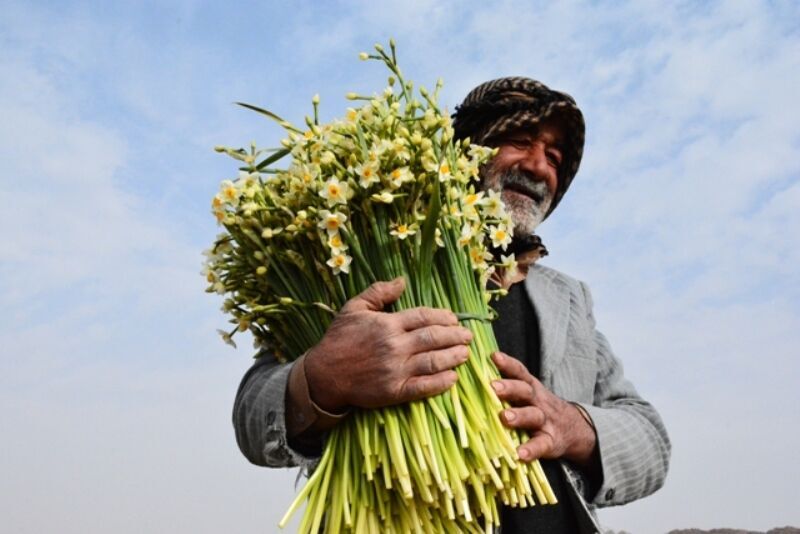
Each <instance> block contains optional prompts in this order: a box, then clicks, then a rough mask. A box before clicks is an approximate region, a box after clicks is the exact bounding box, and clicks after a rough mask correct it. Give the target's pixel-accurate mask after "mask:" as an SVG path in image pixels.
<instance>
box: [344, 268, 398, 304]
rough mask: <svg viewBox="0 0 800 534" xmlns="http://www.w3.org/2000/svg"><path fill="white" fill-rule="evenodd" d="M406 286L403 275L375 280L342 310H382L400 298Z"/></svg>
mask: <svg viewBox="0 0 800 534" xmlns="http://www.w3.org/2000/svg"><path fill="white" fill-rule="evenodd" d="M405 288H406V279H405V278H403V277H402V276H399V277H397V278H395V279H394V280H392V281H390V282H375V283H374V284H372V285H371V286H369V287H368V288H367V289H365V290H364V291H362V292H361V293H360V294H359V295H357V296H355V297H353V298H352V299H350V300H349V301H347V304H345V305H344V307H342V311H349V312H354V311H381V310H383V309H384V307H386V306H388V305H389V304H391V303H393V302H394V301H396V300H397V299H399V298H400V295H402V294H403V290H405Z"/></svg>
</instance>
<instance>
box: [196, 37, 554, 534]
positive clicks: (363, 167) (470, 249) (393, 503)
mask: <svg viewBox="0 0 800 534" xmlns="http://www.w3.org/2000/svg"><path fill="white" fill-rule="evenodd" d="M390 45H391V46H390V51H389V52H388V53H387V52H386V51H385V50H384V48H383V47H381V46H380V45H376V46H375V51H376V52H375V53H374V54H366V53H362V54H361V58H362V59H377V60H379V61H382V62H383V63H384V64H385V65H386V66H387V67H388V68H389V70H390V71H391V76H390V77H389V85H388V87H387V88H386V89H385V90H384V91H383V92H382V93H380V94H378V95H375V96H370V97H367V96H360V95H356V94H348V99H350V100H352V101H355V102H359V103H360V104H361V105H360V106H359V107H354V108H350V109H348V110H347V113H346V115H345V117H344V119H342V120H337V121H334V122H331V123H328V124H320V123H319V121H318V106H319V98H318V97H317V96H315V97H314V98H313V99H312V102H313V109H314V116H313V117H308V118H307V119H306V125H305V127H304V128H299V127H296V126H294V125H292V124H289V123H288V122H286V121H284V120H283V119H281V118H280V117H278V116H276V115H275V114H274V113H271V112H269V111H266V110H264V109H261V108H257V107H255V106H250V105H246V104H243V105H245V106H246V107H248V108H250V109H253V110H255V111H257V112H259V113H261V114H263V115H266V116H268V117H270V118H271V119H274V120H276V121H278V122H279V123H280V124H281V126H283V127H284V128H285V130H286V131H287V134H288V135H287V137H286V138H285V139H283V140H282V142H281V145H282V148H278V149H273V150H259V149H257V148H256V147H255V145H253V146H251V148H250V150H244V149H231V148H224V147H218V148H217V150H218V151H220V152H226V153H227V154H228V155H230V156H232V157H234V158H235V159H237V160H239V161H241V162H242V164H243V165H242V167H241V170H240V173H239V177H238V179H236V180H226V181H224V182H222V187H221V189H220V191H219V193H218V194H217V195H215V196H214V199H213V201H212V209H213V213H214V215H215V216H216V218H217V220H218V221H219V223H220V224H221V225H222V226H223V227H224V229H225V231H224V232H223V233H222V234H221V235H219V236H218V237H217V239H216V241H215V242H214V245H213V247H212V248H211V249H210V250H209V251H207V253H206V254H207V262H206V267H205V274H206V276H207V279H208V282H209V284H210V285H209V289H208V290H209V291H210V292H217V293H220V294H222V295H226V299H225V302H224V305H223V310H224V311H226V312H228V313H229V314H230V315H232V317H233V318H232V320H231V322H232V323H233V325H234V326H233V329H232V330H231V331H228V332H222V333H223V337H224V338H225V339H226V340H227V341H229V342H232V341H231V338H232V337H233V336H234V334H235V333H236V332H237V331H244V330H249V331H250V332H251V333H252V334H253V336H254V337H255V339H256V342H257V343H258V344H260V345H261V346H262V347H264V348H266V349H267V350H269V351H271V352H272V353H273V354H275V355H276V356H277V357H278V358H279V359H281V360H284V361H291V360H294V359H296V358H298V357H299V356H300V355H302V354H303V353H304V352H306V351H307V350H308V349H309V348H310V347H312V346H313V345H315V344H316V343H317V342H318V341H319V340H320V338H321V337H322V336H323V334H324V333H325V330H326V328H327V327H328V325H329V324H330V323H331V321H332V319H333V317H334V315H335V314H336V312H337V310H339V309H340V308H341V307H342V306H343V305H344V303H345V302H346V301H347V300H348V299H350V298H352V297H354V296H356V295H358V294H359V293H361V292H362V291H364V290H365V289H366V288H367V287H368V286H369V285H370V284H372V283H374V282H376V281H379V280H392V279H394V278H396V277H398V276H403V277H405V279H406V290H405V292H404V293H403V294H402V296H401V297H400V299H399V300H398V301H397V302H396V303H395V304H394V308H393V309H394V310H395V311H398V310H404V309H409V308H414V307H417V306H431V307H440V308H447V309H450V310H453V311H454V312H456V313H457V314H458V315H459V317H460V318H461V320H462V321H463V322H464V323H465V325H466V326H467V327H469V328H470V329H471V330H472V332H473V335H474V336H473V341H472V343H471V345H470V358H469V359H468V361H467V362H465V363H464V364H462V365H460V366H459V367H458V368H457V369H456V371H457V373H458V377H459V379H458V382H457V383H456V384H455V385H454V386H453V387H452V388H451V389H450V390H449V391H447V392H445V393H443V394H441V395H438V396H435V397H431V398H428V399H426V400H422V401H414V402H411V403H408V404H404V405H398V406H392V407H388V408H382V409H376V410H355V411H354V412H353V413H351V415H349V416H348V417H347V418H346V419H345V420H344V421H343V422H342V423H340V424H339V425H337V426H336V427H335V428H334V429H333V430H332V432H331V433H330V435H329V436H328V439H327V440H326V443H325V448H324V452H323V455H322V459H321V461H320V462H319V465H318V466H317V468H316V470H315V471H314V473H313V475H311V477H310V479H309V481H308V483H307V484H306V485H305V487H304V488H303V490H302V491H301V492H300V494H299V495H298V496H297V498H296V499H295V501H294V503H293V504H292V506H291V507H290V509H289V511H288V512H287V514H286V517H284V519H283V520H282V521H281V526H284V525H285V524H286V522H287V521H288V519H289V516H290V515H291V514H292V513H293V512H294V511H295V510H296V509H297V508H298V507H299V506H300V505H301V504H302V503H303V502H305V503H306V508H305V514H304V516H303V518H302V521H301V523H300V532H314V533H316V532H320V530H324V532H326V533H329V534H330V533H337V532H398V533H405V532H412V531H414V532H459V531H465V532H490V531H492V530H493V528H494V526H496V525H499V513H498V501H500V502H502V503H504V504H506V505H508V506H533V505H534V504H537V503H538V504H547V503H550V504H552V503H555V496H554V495H553V492H552V490H551V489H550V486H549V485H548V483H547V480H546V478H545V476H544V473H543V471H542V469H541V467H540V465H539V464H538V462H533V463H530V464H524V463H520V462H519V461H518V458H517V455H516V448H517V446H518V445H519V444H520V443H521V440H523V439H527V437H526V436H525V435H524V434H523V433H520V432H517V431H515V430H509V429H507V428H505V427H504V426H502V424H501V422H500V419H499V417H498V413H499V412H500V410H502V409H503V405H502V403H501V402H500V401H499V400H498V398H497V396H496V395H495V393H494V390H493V389H492V388H491V386H490V384H491V382H492V381H493V380H495V379H497V378H499V374H498V372H497V369H496V368H495V366H494V364H493V362H492V361H491V359H490V355H491V354H492V352H494V351H495V350H497V344H496V341H495V338H494V335H493V332H492V329H491V325H490V324H489V322H488V320H489V319H490V316H491V313H492V312H491V309H490V308H489V306H488V302H489V299H490V297H491V296H492V293H493V292H498V291H501V290H489V289H488V288H487V281H488V280H489V278H490V277H491V276H492V275H493V273H495V271H498V272H499V270H502V271H505V272H510V271H512V270H513V269H514V268H515V267H516V264H515V260H514V257H513V255H509V256H504V255H502V254H500V258H495V257H494V256H493V255H492V254H491V253H490V252H489V250H490V247H491V248H494V249H499V250H503V249H505V247H506V246H507V245H508V244H509V242H510V240H511V228H512V222H511V220H510V218H509V216H508V214H507V212H506V210H505V207H504V206H503V203H502V201H501V200H500V196H499V194H498V193H496V192H492V191H489V192H483V191H481V190H480V186H479V183H478V170H479V168H480V166H481V165H482V164H484V163H486V162H487V161H488V160H489V158H491V157H492V155H493V151H492V149H489V148H486V147H481V146H476V145H471V144H470V143H469V141H468V140H465V141H463V142H455V141H454V140H453V129H452V127H451V124H450V118H449V117H448V115H447V114H446V113H443V112H442V111H441V110H440V108H439V106H438V105H437V95H438V92H439V89H440V88H441V82H439V83H437V84H436V89H435V90H434V91H433V92H432V93H430V92H428V91H426V90H425V89H424V88H420V89H419V91H418V94H419V98H418V97H417V96H415V93H414V91H413V85H412V83H411V82H410V81H407V80H405V79H404V78H403V76H402V75H401V72H400V69H399V68H398V66H397V61H396V56H395V46H394V43H393V42H390ZM420 98H421V100H420ZM286 156H288V157H289V161H288V166H286V167H280V168H278V167H276V166H274V165H276V164H277V163H278V162H279V161H280V160H281V159H282V158H284V157H286ZM498 268H500V269H498Z"/></svg>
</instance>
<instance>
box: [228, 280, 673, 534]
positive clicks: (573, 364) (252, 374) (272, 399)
mask: <svg viewBox="0 0 800 534" xmlns="http://www.w3.org/2000/svg"><path fill="white" fill-rule="evenodd" d="M525 288H526V290H527V292H528V296H529V297H530V299H531V302H532V303H533V306H534V308H535V309H536V315H537V316H538V318H539V328H540V332H541V343H542V350H541V377H540V378H541V381H542V383H543V384H544V385H545V386H546V387H547V388H549V389H550V390H551V391H553V392H554V393H555V394H556V395H558V396H560V397H562V398H563V399H565V400H569V401H574V402H578V403H580V404H581V405H582V406H583V407H584V408H585V409H586V411H587V412H588V413H589V415H590V416H591V418H592V420H593V422H594V425H595V429H596V431H597V444H598V447H599V451H600V462H601V466H602V475H603V483H602V486H601V487H600V489H599V490H597V492H596V493H595V494H594V495H587V492H588V489H587V484H586V483H585V481H584V478H583V476H582V475H581V473H580V472H579V471H577V470H575V469H574V468H572V467H571V466H570V465H569V464H568V463H567V462H562V467H563V469H564V471H565V473H566V475H567V480H568V482H569V483H570V485H571V487H572V488H573V489H574V493H573V495H572V497H573V501H574V504H575V506H576V510H580V511H582V512H583V513H581V517H579V522H580V523H581V525H582V531H584V532H595V531H599V532H602V530H601V529H600V528H599V526H598V524H597V522H596V519H595V517H594V508H595V507H603V506H612V505H619V504H625V503H627V502H630V501H633V500H635V499H639V498H641V497H645V496H647V495H649V494H651V493H653V492H654V491H656V490H657V489H658V488H660V487H661V486H662V485H663V483H664V479H665V477H666V474H667V468H668V465H669V456H670V442H669V438H668V436H667V431H666V429H665V428H664V424H663V422H662V421H661V418H660V417H659V415H658V413H657V412H656V410H655V409H654V408H653V406H651V405H650V404H649V403H648V402H647V401H645V400H644V399H642V398H641V397H640V396H639V394H638V393H637V392H636V389H635V388H634V387H633V384H631V383H630V382H629V381H628V380H626V379H625V376H624V375H623V370H622V363H621V362H620V361H619V360H618V359H617V358H616V357H615V356H614V354H613V352H612V351H611V347H610V346H609V344H608V340H606V338H605V336H603V334H601V333H600V332H598V331H597V330H596V329H595V320H594V315H593V313H592V297H591V295H590V293H589V288H588V287H587V286H586V284H584V283H583V282H579V281H577V280H575V279H573V278H570V277H569V276H566V275H564V274H562V273H560V272H558V271H556V270H553V269H550V268H547V267H543V266H541V265H533V266H531V269H530V271H529V272H528V276H527V278H526V280H525ZM291 366H292V364H279V363H278V362H276V361H275V359H274V358H272V357H270V356H268V355H265V356H263V357H261V358H259V360H258V361H256V363H255V364H254V365H253V366H252V367H251V368H250V370H249V371H248V372H247V374H246V375H245V376H244V378H243V379H242V383H241V385H240V386H239V391H238V393H237V395H236V401H235V404H234V409H233V424H234V428H235V430H236V439H237V442H238V443H239V448H240V449H241V450H242V453H243V454H244V455H245V456H246V457H247V459H248V460H250V461H251V462H252V463H254V464H257V465H263V466H269V467H292V466H304V467H310V466H312V465H313V464H314V463H315V462H316V461H317V460H318V458H316V457H308V456H305V455H303V454H302V453H300V452H299V451H296V450H294V449H292V448H291V447H290V446H289V445H288V442H287V438H286V425H285V418H284V411H285V395H286V383H287V380H288V376H289V371H290V370H291Z"/></svg>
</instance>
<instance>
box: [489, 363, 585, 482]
mask: <svg viewBox="0 0 800 534" xmlns="http://www.w3.org/2000/svg"><path fill="white" fill-rule="evenodd" d="M492 359H493V360H494V363H495V365H497V368H498V369H499V370H500V374H502V375H503V377H504V378H503V379H501V380H496V381H495V382H493V383H492V386H493V387H494V390H495V391H496V392H497V396H498V397H500V399H501V400H504V401H506V402H508V403H509V404H511V406H512V407H511V408H508V409H506V410H503V412H502V413H501V414H500V419H501V420H502V422H503V423H504V424H505V425H506V426H508V427H510V428H517V429H520V430H526V431H528V433H529V434H530V435H531V439H530V440H528V442H527V443H523V444H522V445H520V447H519V449H517V454H518V455H519V458H520V460H522V461H524V462H530V461H532V460H535V459H537V458H565V459H567V460H570V461H571V462H573V463H575V464H577V465H579V466H582V467H586V466H589V465H590V463H591V462H592V455H593V453H594V450H595V447H596V445H597V436H596V435H595V433H594V430H593V429H592V427H591V425H590V424H589V423H588V422H587V421H586V420H585V419H584V418H583V416H582V415H581V413H580V412H579V411H578V408H577V407H576V406H575V405H573V404H571V403H569V402H567V401H565V400H563V399H562V398H560V397H558V396H556V395H555V394H553V393H552V392H550V391H549V390H548V389H547V388H546V387H544V385H542V383H541V382H539V381H538V380H537V379H536V377H534V376H533V375H532V374H530V373H529V372H528V370H527V369H526V368H525V366H524V365H523V364H522V362H520V361H519V360H517V359H515V358H512V357H511V356H508V355H506V354H503V353H502V352H496V353H494V354H493V355H492Z"/></svg>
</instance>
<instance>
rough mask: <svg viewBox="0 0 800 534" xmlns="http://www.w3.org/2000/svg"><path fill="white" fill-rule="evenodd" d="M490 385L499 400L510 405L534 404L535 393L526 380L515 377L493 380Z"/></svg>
mask: <svg viewBox="0 0 800 534" xmlns="http://www.w3.org/2000/svg"><path fill="white" fill-rule="evenodd" d="M492 387H493V388H494V391H495V393H497V396H498V398H499V399H500V400H504V401H506V402H507V403H509V404H511V405H512V406H529V405H532V404H534V401H535V397H536V395H535V394H534V391H533V388H532V387H531V385H530V384H529V383H527V382H524V381H522V380H516V379H505V380H495V381H494V382H492Z"/></svg>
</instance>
